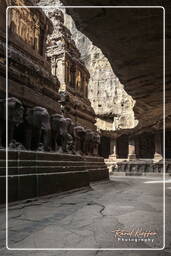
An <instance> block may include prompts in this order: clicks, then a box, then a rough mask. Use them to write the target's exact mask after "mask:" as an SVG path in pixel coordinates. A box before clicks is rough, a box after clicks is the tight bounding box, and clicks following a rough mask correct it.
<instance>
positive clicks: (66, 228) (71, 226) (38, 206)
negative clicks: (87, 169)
mask: <svg viewBox="0 0 171 256" xmlns="http://www.w3.org/2000/svg"><path fill="white" fill-rule="evenodd" d="M144 180H146V179H145V178H144V179H140V178H136V179H131V178H127V179H126V178H121V177H120V178H117V179H115V178H114V177H111V181H108V182H106V181H105V182H99V183H93V184H92V187H91V189H85V188H83V189H82V190H81V189H80V190H79V191H75V192H73V193H71V192H68V193H64V194H63V195H51V196H49V197H46V198H40V199H39V200H33V201H31V200H29V202H28V201H27V202H22V203H21V202H20V203H19V204H16V205H12V206H9V246H10V248H26V247H27V248H31V247H35V246H36V247H40V248H59V247H60V248H66V247H69V248H71V247H72V248H97V250H96V251H90V252H82V253H83V255H98V256H101V255H105V254H102V251H101V250H99V249H98V248H120V247H129V248H131V247H133V246H135V247H137V249H138V247H142V248H143V247H146V248H150V247H153V246H154V247H158V246H159V244H160V243H161V240H162V223H161V221H162V190H161V191H160V189H161V188H162V184H161V187H160V185H159V184H157V185H155V184H153V185H151V184H148V185H147V184H144ZM124 188H125V189H124ZM170 195H171V191H170V190H167V200H169V198H170ZM4 214H5V212H4V209H0V216H1V217H2V220H1V221H0V223H1V226H2V227H3V234H2V235H1V236H0V241H1V247H2V251H1V255H11V254H10V251H7V250H6V249H5V248H3V247H4V246H5V227H4V222H3V220H4ZM167 216H170V208H168V209H167ZM133 225H134V226H135V227H140V228H141V227H142V226H143V227H144V228H148V227H150V228H151V229H152V230H154V231H157V232H158V237H157V238H156V239H157V241H156V242H155V243H154V244H150V243H146V242H141V243H140V244H133V243H132V242H130V244H128V243H121V242H118V241H117V240H116V239H115V238H114V237H113V234H112V230H113V229H126V230H127V229H131V228H132V226H133ZM169 225H170V226H171V223H170V221H169V220H168V218H167V234H169V228H168V227H169ZM166 237H167V236H166ZM168 237H169V236H168ZM170 250H171V245H170V243H167V248H166V250H165V251H164V254H161V253H163V252H160V253H158V252H157V253H156V254H153V253H151V252H150V254H151V255H155V256H158V255H160V256H161V255H162V256H167V255H169V254H170ZM41 253H43V254H38V255H76V254H74V253H73V252H67V253H65V254H64V252H59V254H55V253H54V254H53V253H51V252H47V254H45V253H44V252H42V251H41ZM62 253H63V254H62ZM82 253H81V254H82ZM105 253H106V252H105ZM36 254H37V253H36ZM14 255H17V256H18V255H19V256H20V255H22V253H21V254H20V252H19V253H18V254H15V253H14ZM24 255H25V254H24ZM26 255H27V254H26ZM106 255H117V256H118V255H124V254H123V252H122V251H121V252H119V254H116V251H115V252H110V251H108V253H107V254H106ZM125 255H134V254H129V252H126V254H125ZM135 255H136V256H138V255H144V254H143V253H142V252H140V253H138V254H135Z"/></svg>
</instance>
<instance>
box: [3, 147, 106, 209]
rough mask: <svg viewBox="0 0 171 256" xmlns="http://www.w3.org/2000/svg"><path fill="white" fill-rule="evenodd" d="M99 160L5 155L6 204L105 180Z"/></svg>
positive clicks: (19, 153)
mask: <svg viewBox="0 0 171 256" xmlns="http://www.w3.org/2000/svg"><path fill="white" fill-rule="evenodd" d="M4 159H5V151H4V150H1V151H0V195H1V197H0V204H3V203H5V193H6V190H5V177H6V168H5V166H6V162H5V160H4ZM108 178H109V172H108V170H107V167H106V165H105V163H104V159H103V158H102V157H91V156H78V155H71V154H56V153H45V152H30V151H9V152H8V182H9V190H8V199H9V202H13V201H18V200H23V199H27V198H33V197H40V196H43V195H48V194H53V193H58V192H61V191H66V190H70V189H73V188H79V187H81V186H89V182H90V181H97V180H102V179H108Z"/></svg>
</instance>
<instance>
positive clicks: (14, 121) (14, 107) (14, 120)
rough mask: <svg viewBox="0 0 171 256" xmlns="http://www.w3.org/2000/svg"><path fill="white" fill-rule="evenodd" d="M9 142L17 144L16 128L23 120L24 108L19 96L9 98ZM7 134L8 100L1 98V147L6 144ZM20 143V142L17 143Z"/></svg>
mask: <svg viewBox="0 0 171 256" xmlns="http://www.w3.org/2000/svg"><path fill="white" fill-rule="evenodd" d="M7 113H8V144H9V147H10V144H11V143H12V144H13V145H14V144H15V140H14V129H15V127H17V126H18V125H19V124H20V123H22V122H23V113H24V108H23V105H22V102H21V101H20V100H18V99H17V98H14V97H12V98H9V99H8V112H7ZM5 136H6V100H5V99H2V100H0V147H2V145H3V144H4V141H3V139H4V138H5ZM17 145H18V144H17Z"/></svg>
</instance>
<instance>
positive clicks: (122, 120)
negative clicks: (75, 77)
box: [38, 0, 137, 130]
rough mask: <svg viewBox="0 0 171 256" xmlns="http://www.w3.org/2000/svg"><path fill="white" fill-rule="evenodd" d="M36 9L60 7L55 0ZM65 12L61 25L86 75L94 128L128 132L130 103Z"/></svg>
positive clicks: (104, 60) (105, 61) (99, 53)
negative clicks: (83, 65)
mask: <svg viewBox="0 0 171 256" xmlns="http://www.w3.org/2000/svg"><path fill="white" fill-rule="evenodd" d="M38 4H39V5H52V6H54V5H61V2H60V1H59V0H49V1H44V0H42V1H39V3H38ZM63 11H64V12H65V15H64V18H65V25H66V27H68V28H69V30H70V31H71V33H72V38H73V39H74V41H75V43H76V46H77V47H78V49H79V50H80V53H81V57H82V60H83V61H84V63H85V64H86V67H87V69H88V70H89V72H90V81H89V86H88V97H89V99H90V101H91V105H92V107H93V109H94V110H95V113H96V115H97V117H98V118H97V126H98V127H99V128H100V129H104V130H117V129H124V128H132V127H134V126H135V125H136V124H137V121H135V119H134V112H133V106H134V103H135V102H134V100H133V99H132V97H131V96H129V95H128V94H127V93H126V91H125V90H124V86H123V85H122V84H121V83H120V81H119V79H118V78H117V77H116V75H115V74H114V73H113V70H112V67H111V65H110V63H109V61H108V59H107V58H106V57H105V56H104V55H103V53H102V51H101V50H100V49H99V48H98V47H96V46H94V45H93V44H92V42H91V41H90V40H89V39H88V38H87V37H86V36H85V35H83V34H82V33H81V32H80V31H78V30H77V28H76V26H75V23H74V21H73V19H72V18H71V16H70V15H67V14H66V10H64V9H63Z"/></svg>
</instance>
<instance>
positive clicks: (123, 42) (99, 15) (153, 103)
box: [63, 0, 171, 129]
mask: <svg viewBox="0 0 171 256" xmlns="http://www.w3.org/2000/svg"><path fill="white" fill-rule="evenodd" d="M63 2H64V4H66V5H76V6H79V5H81V6H83V5H85V1H83V0H76V1H75V0H74V1H73V0H65V1H64V0H63ZM101 4H102V3H101V1H98V0H93V1H92V0H91V1H90V0H89V1H87V2H86V5H88V6H90V5H101ZM131 4H132V5H137V1H110V0H108V1H105V5H131ZM138 4H139V5H143V6H146V5H162V4H165V1H153V0H151V1H139V2H138ZM165 5H166V4H165ZM167 7H168V9H167V17H166V18H167V23H166V38H167V45H166V46H167V48H166V50H167V59H166V61H167V63H166V64H167V65H166V95H167V96H166V116H169V112H170V108H171V106H170V102H169V97H170V77H171V74H170V68H169V64H170V51H169V49H170V45H171V44H170V43H169V40H170V37H169V26H170V21H169V19H168V17H169V14H170V8H169V5H168V6H167ZM67 12H68V13H70V14H71V15H72V17H73V19H74V20H75V21H76V25H77V27H78V29H79V30H81V31H82V32H83V33H84V34H85V35H86V36H88V37H89V38H90V39H91V41H92V42H93V43H94V44H95V45H97V46H98V47H99V48H100V49H101V50H102V51H103V53H104V54H105V55H106V56H107V58H108V59H109V61H110V63H111V66H112V68H113V70H114V72H115V74H116V75H117V77H118V78H119V79H120V81H121V83H123V84H124V86H125V89H126V91H127V92H128V93H129V94H130V95H131V96H132V97H133V98H134V99H135V100H136V105H135V108H134V109H135V114H136V118H137V119H139V120H140V122H139V128H141V127H150V126H155V127H156V129H158V128H159V126H160V123H162V117H163V108H162V106H163V102H162V90H163V9H162V8H148V9H147V8H143V9H134V8H132V9H117V8H115V9H105V8H99V9H97V8H94V9H81V8H78V9H67ZM169 125H170V122H169V120H168V122H167V126H169Z"/></svg>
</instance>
